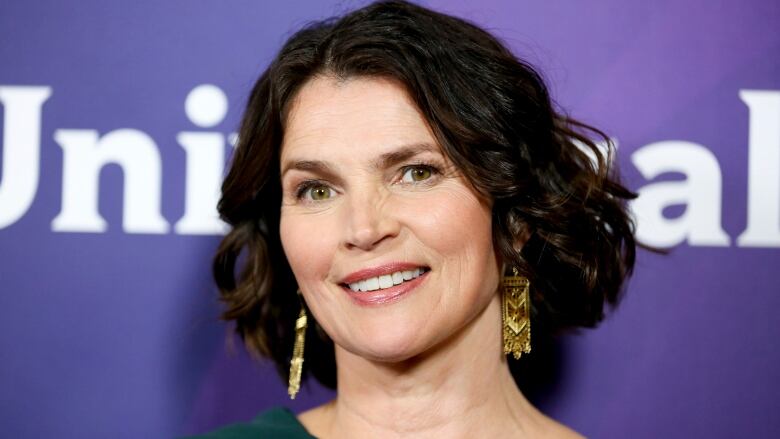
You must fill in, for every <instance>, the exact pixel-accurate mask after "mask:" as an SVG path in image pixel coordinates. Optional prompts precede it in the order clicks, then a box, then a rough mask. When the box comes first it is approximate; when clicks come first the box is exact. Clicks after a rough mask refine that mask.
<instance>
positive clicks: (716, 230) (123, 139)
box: [0, 84, 780, 247]
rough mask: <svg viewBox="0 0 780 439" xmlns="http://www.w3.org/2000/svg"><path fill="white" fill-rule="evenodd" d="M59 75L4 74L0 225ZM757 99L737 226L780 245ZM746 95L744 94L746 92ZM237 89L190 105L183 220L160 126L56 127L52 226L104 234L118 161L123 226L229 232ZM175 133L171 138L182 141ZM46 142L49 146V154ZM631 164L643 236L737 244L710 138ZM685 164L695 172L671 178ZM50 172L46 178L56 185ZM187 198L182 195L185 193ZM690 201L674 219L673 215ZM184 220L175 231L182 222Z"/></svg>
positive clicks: (767, 137) (17, 207)
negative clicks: (167, 199) (111, 170)
mask: <svg viewBox="0 0 780 439" xmlns="http://www.w3.org/2000/svg"><path fill="white" fill-rule="evenodd" d="M53 94H54V93H53V90H52V88H51V87H49V86H15V85H0V105H2V108H3V114H4V120H3V125H2V126H3V139H2V173H1V174H0V177H2V180H0V229H4V228H7V227H9V226H11V225H13V224H14V223H16V222H17V221H19V220H20V219H21V218H23V217H24V215H25V214H26V213H27V212H28V211H29V209H30V206H31V205H32V203H33V201H34V200H35V197H36V194H37V192H38V186H39V176H40V159H41V153H42V149H41V143H42V133H41V125H42V121H43V116H44V114H43V107H44V104H45V103H46V102H47V101H49V100H50V99H52V96H53ZM735 94H736V95H737V97H738V99H739V100H741V101H742V103H743V104H744V105H745V106H747V109H748V112H747V114H748V118H749V121H748V122H749V123H748V127H749V128H748V133H747V137H748V140H747V142H746V143H747V154H748V161H747V162H748V169H747V176H748V181H747V212H746V222H747V224H746V227H745V229H744V231H743V232H742V233H740V234H739V235H738V236H737V237H736V245H737V246H739V247H780V91H775V90H739V91H738V92H737V93H735ZM735 101H736V97H735ZM227 109H228V103H227V97H226V96H225V93H224V92H223V91H222V90H221V89H220V88H219V87H217V86H214V85H211V84H201V85H198V86H196V87H194V88H193V89H192V90H191V91H190V92H189V94H188V95H187V97H186V99H185V103H184V110H185V114H186V116H187V118H188V120H189V121H190V122H191V123H192V124H193V125H195V126H196V127H198V128H199V129H200V131H193V130H188V131H182V132H179V133H177V134H176V136H175V141H176V143H177V144H178V145H179V146H180V147H181V148H182V149H183V150H184V157H185V164H184V167H185V169H184V176H185V177H184V180H185V181H184V185H183V193H182V194H181V195H180V197H182V198H183V201H184V213H183V215H182V216H181V218H179V219H178V220H176V221H175V222H174V223H173V227H171V223H170V222H169V221H168V219H166V218H165V217H163V215H162V212H161V202H162V176H163V175H162V172H163V166H162V159H161V155H160V149H159V147H158V145H157V143H156V142H155V140H154V139H152V138H151V137H150V136H149V135H148V134H146V133H145V132H144V131H142V130H139V129H135V128H116V129H113V130H111V131H108V132H105V133H99V132H98V131H97V130H94V129H66V128H58V129H54V131H53V133H52V134H51V138H50V139H49V138H47V139H45V140H46V143H47V144H50V143H51V142H50V140H53V143H55V144H56V145H57V146H59V148H61V150H62V164H61V166H62V181H61V183H58V184H59V185H60V189H61V193H62V197H61V200H60V209H59V213H58V214H57V215H56V216H55V217H54V218H53V219H52V221H51V230H52V231H54V232H60V233H63V232H64V233H104V232H106V231H107V230H108V227H109V225H108V222H107V221H106V220H105V218H103V216H101V214H100V212H99V210H98V198H99V197H98V195H99V193H100V187H99V186H100V173H101V170H102V169H103V168H104V167H106V166H107V165H116V166H118V167H119V168H120V169H121V171H122V175H123V176H124V180H123V194H122V195H123V198H122V203H123V204H122V224H121V230H122V231H123V232H124V233H130V234H134V233H135V234H137V233H141V234H167V233H171V232H173V233H176V234H183V235H218V234H222V233H224V232H225V231H226V225H225V224H224V223H222V221H220V219H219V218H218V215H217V212H216V204H217V201H218V199H219V188H220V184H221V180H222V175H223V172H224V168H225V158H226V156H227V155H228V153H229V152H230V150H231V149H232V146H233V145H235V143H236V136H235V134H230V135H225V134H223V133H220V132H215V131H208V130H207V129H209V128H214V127H215V126H217V125H218V124H220V123H221V122H222V121H223V119H224V117H225V115H226V114H227ZM166 143H171V142H170V141H168V142H166ZM46 151H47V150H46V149H44V150H43V153H46ZM630 160H631V164H632V165H633V166H634V167H635V168H636V169H637V170H638V171H639V173H640V174H641V175H642V177H643V178H644V179H646V184H645V185H644V186H641V187H640V188H638V189H637V192H638V193H639V198H637V199H636V200H634V201H633V202H632V204H631V210H632V212H633V214H634V216H635V218H636V220H637V237H638V239H639V240H641V241H642V242H644V243H646V244H650V245H655V246H661V247H671V246H675V245H678V244H682V243H687V244H688V245H691V246H730V245H732V237H731V236H729V235H728V234H727V233H726V232H725V231H724V229H723V226H722V202H723V190H722V188H723V177H722V172H721V167H720V163H719V161H718V159H717V157H716V156H715V155H714V154H713V153H712V151H710V150H709V149H708V148H707V147H705V146H703V145H701V144H698V143H694V142H689V141H684V140H665V141H660V142H654V143H651V144H648V145H644V146H641V147H639V148H637V149H636V150H634V151H633V152H632V153H631V156H630ZM680 174H682V175H684V177H685V178H684V179H683V180H679V179H669V178H662V177H664V176H670V175H680ZM52 183H53V182H51V181H46V184H52ZM179 201H181V200H179ZM672 206H678V207H679V206H682V207H684V210H683V213H682V214H681V215H678V216H676V217H674V218H670V217H668V216H667V215H665V214H664V210H665V209H667V208H669V207H672ZM171 229H173V230H171Z"/></svg>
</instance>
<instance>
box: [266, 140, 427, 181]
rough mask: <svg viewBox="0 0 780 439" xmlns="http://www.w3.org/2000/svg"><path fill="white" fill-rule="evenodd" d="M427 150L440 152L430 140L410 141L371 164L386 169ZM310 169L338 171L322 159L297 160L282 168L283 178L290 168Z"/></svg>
mask: <svg viewBox="0 0 780 439" xmlns="http://www.w3.org/2000/svg"><path fill="white" fill-rule="evenodd" d="M425 152H436V153H438V152H439V148H437V147H436V146H435V145H433V144H431V143H428V142H421V143H410V144H408V145H402V146H400V147H398V148H396V149H394V150H393V151H389V152H386V153H384V154H382V155H380V156H379V157H377V158H376V159H374V160H372V163H371V166H372V167H373V168H374V169H386V168H389V167H392V166H394V165H397V164H398V163H402V162H405V161H406V160H409V159H411V158H412V157H414V156H416V155H418V154H422V153H425ZM293 169H295V170H299V171H308V172H312V173H317V174H322V175H325V176H327V177H335V176H336V172H335V170H334V168H333V166H331V164H330V163H329V162H327V161H321V160H295V161H293V162H291V163H288V164H286V165H285V166H284V167H283V168H282V173H281V178H284V174H286V173H287V171H290V170H293Z"/></svg>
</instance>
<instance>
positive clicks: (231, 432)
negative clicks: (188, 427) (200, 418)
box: [183, 407, 314, 439]
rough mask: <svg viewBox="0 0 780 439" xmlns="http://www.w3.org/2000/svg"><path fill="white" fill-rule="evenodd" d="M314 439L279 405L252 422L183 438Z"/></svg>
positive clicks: (288, 411)
mask: <svg viewBox="0 0 780 439" xmlns="http://www.w3.org/2000/svg"><path fill="white" fill-rule="evenodd" d="M250 438H251V439H264V438H268V439H312V438H314V436H312V435H310V434H309V432H307V431H306V429H305V428H303V425H301V423H300V422H298V418H296V417H295V415H294V414H293V412H291V411H290V410H288V409H286V408H283V407H277V408H273V409H270V410H268V411H265V412H263V413H260V414H259V415H258V416H257V417H256V418H255V419H253V420H252V421H250V422H245V423H240V424H231V425H228V426H225V427H222V428H220V429H218V430H214V431H212V432H210V433H206V434H202V435H198V436H189V438H183V439H250Z"/></svg>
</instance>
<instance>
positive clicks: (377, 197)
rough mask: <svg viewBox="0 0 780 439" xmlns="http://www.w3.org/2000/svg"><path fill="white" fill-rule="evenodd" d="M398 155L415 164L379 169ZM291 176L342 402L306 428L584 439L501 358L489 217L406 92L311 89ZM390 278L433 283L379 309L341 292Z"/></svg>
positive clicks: (286, 180) (302, 282)
mask: <svg viewBox="0 0 780 439" xmlns="http://www.w3.org/2000/svg"><path fill="white" fill-rule="evenodd" d="M399 151H405V152H407V153H408V154H406V157H403V159H404V160H403V161H391V162H388V161H382V160H380V159H381V158H382V157H383V156H384V157H387V155H388V153H396V156H397V155H398V154H397V153H398V152H399ZM314 162H316V163H318V166H312V163H314ZM280 166H281V169H282V188H283V202H282V215H281V225H280V233H281V239H282V244H283V247H284V251H285V254H286V256H287V259H288V261H289V263H290V266H291V268H292V270H293V272H294V274H295V277H296V279H297V281H298V285H299V288H300V290H301V292H302V294H303V297H304V300H305V301H306V303H307V305H308V307H309V309H310V310H311V312H312V313H313V314H314V316H315V317H316V319H317V321H318V322H319V323H320V325H321V326H322V327H323V329H324V330H325V331H326V332H327V334H328V335H329V336H330V337H331V338H332V339H333V341H334V342H335V346H336V361H337V365H338V368H337V369H338V372H337V373H338V397H337V399H335V400H333V401H331V402H329V403H327V404H325V405H323V406H320V407H316V408H314V409H312V410H310V411H307V412H305V413H303V414H301V415H300V416H299V419H300V420H301V422H302V423H303V425H304V426H305V427H306V428H307V430H309V432H311V433H312V434H314V435H315V436H317V437H321V438H337V437H374V438H384V437H388V438H390V437H392V438H397V437H404V438H409V437H454V438H460V437H464V438H465V437H548V436H549V437H579V436H578V435H576V433H574V432H572V431H571V430H569V429H567V428H565V427H563V426H562V425H560V424H558V423H556V422H555V421H553V420H551V419H550V418H548V417H546V416H544V415H543V414H541V413H540V412H539V411H538V410H536V409H535V408H534V407H533V406H532V405H531V404H529V403H528V401H527V400H526V399H525V398H524V397H523V395H522V393H521V392H520V391H519V390H518V389H517V387H516V386H515V384H514V381H513V379H512V377H511V375H510V373H509V369H508V366H507V363H506V358H505V356H504V355H503V354H502V351H501V349H502V346H501V312H500V296H499V294H498V285H499V273H500V266H501V264H500V260H499V259H498V257H497V255H496V253H495V250H494V248H493V245H492V236H491V210H490V204H489V202H486V201H485V200H483V199H480V197H478V196H477V194H476V193H475V192H474V191H473V189H472V188H471V187H470V185H469V184H468V182H466V181H465V180H464V178H463V177H462V175H461V174H460V173H459V172H458V171H457V169H455V167H454V166H453V165H452V163H451V162H450V161H449V160H448V159H447V157H446V156H445V155H444V154H442V152H441V151H440V148H439V147H438V145H437V142H436V140H435V137H434V136H433V134H432V133H431V131H430V128H429V127H428V125H427V124H426V122H425V120H424V119H423V117H422V116H421V115H420V113H419V111H418V109H417V108H416V106H415V105H414V104H413V103H412V102H411V100H410V99H409V98H408V96H407V95H406V93H405V91H404V89H403V88H402V87H401V86H400V85H398V84H397V83H395V82H393V81H391V80H384V79H376V78H351V79H346V80H337V79H335V78H333V77H330V76H319V77H316V78H314V79H312V80H310V81H309V82H308V83H307V84H305V85H304V86H303V87H302V89H301V90H300V91H299V93H298V94H297V96H296V97H295V99H294V101H293V102H292V105H291V109H290V113H289V115H288V120H287V126H286V131H285V139H284V142H283V145H282V153H281V163H280ZM311 181H315V182H314V183H307V182H311ZM388 262H411V263H414V264H415V265H419V266H425V267H428V268H430V272H429V273H428V274H427V275H426V277H427V279H425V280H424V282H422V283H421V284H420V285H419V287H417V288H416V289H415V290H413V291H412V292H410V293H409V294H406V295H404V296H402V297H401V298H399V299H398V300H396V301H392V302H390V303H385V304H381V305H374V306H364V305H360V304H357V303H356V302H355V301H354V300H352V298H351V297H350V295H349V294H347V293H346V292H345V291H344V289H343V287H342V286H341V285H340V283H341V281H342V280H343V278H344V277H345V276H347V275H348V274H350V273H353V272H355V271H357V270H360V269H364V268H368V267H373V266H376V265H381V264H384V263H388Z"/></svg>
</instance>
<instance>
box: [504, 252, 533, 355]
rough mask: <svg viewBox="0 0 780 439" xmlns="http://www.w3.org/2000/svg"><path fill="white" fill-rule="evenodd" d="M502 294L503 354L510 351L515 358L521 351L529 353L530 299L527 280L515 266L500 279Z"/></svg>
mask: <svg viewBox="0 0 780 439" xmlns="http://www.w3.org/2000/svg"><path fill="white" fill-rule="evenodd" d="M501 283H502V285H503V288H504V294H503V295H502V297H501V299H502V300H501V302H502V303H501V305H502V306H501V308H502V313H501V321H502V323H503V324H502V326H503V327H504V330H503V335H504V354H509V353H511V354H512V355H513V356H514V357H515V360H517V359H519V358H520V356H521V355H522V354H523V353H526V354H530V353H531V311H530V310H531V300H530V297H529V294H528V289H529V282H528V279H527V278H525V277H524V276H520V275H519V274H518V272H517V268H515V267H512V274H511V275H508V276H507V275H505V276H503V277H502V279H501Z"/></svg>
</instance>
